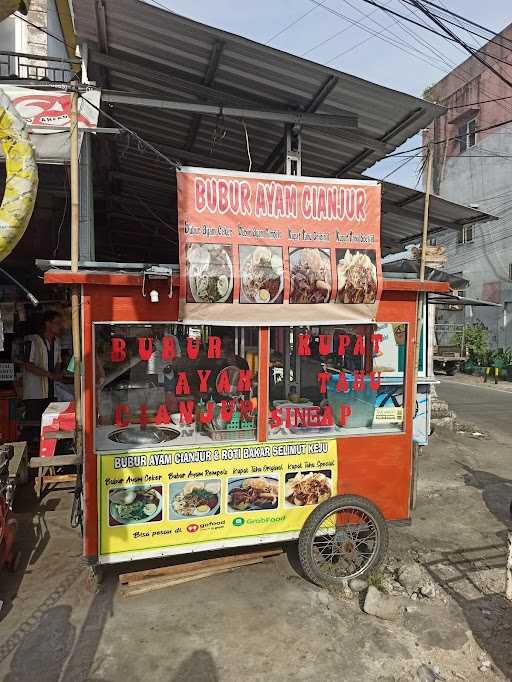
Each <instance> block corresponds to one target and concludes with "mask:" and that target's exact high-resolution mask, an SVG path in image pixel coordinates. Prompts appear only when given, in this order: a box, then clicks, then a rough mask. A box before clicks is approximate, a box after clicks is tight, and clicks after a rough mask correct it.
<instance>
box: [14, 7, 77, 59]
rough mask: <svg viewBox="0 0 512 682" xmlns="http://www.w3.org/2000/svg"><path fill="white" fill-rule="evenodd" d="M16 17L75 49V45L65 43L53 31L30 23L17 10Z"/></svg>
mask: <svg viewBox="0 0 512 682" xmlns="http://www.w3.org/2000/svg"><path fill="white" fill-rule="evenodd" d="M16 17H17V18H18V19H21V21H24V22H25V23H26V24H28V25H29V26H32V28H36V29H37V30H38V31H41V33H46V35H47V36H50V38H54V39H55V40H58V41H59V43H62V44H63V45H65V46H66V47H69V49H70V50H73V51H74V50H75V47H76V46H75V45H71V44H70V43H67V42H66V41H65V40H63V39H62V38H60V37H59V36H57V35H55V33H51V32H50V31H48V30H47V29H46V28H43V27H42V26H38V25H37V24H34V23H32V22H31V21H29V20H28V19H27V18H26V17H24V16H23V15H22V14H20V13H19V12H17V13H16Z"/></svg>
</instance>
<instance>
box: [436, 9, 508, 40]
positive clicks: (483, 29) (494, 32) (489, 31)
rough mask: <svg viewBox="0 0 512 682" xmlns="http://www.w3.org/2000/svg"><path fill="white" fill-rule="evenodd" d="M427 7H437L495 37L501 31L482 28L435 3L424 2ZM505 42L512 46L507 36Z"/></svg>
mask: <svg viewBox="0 0 512 682" xmlns="http://www.w3.org/2000/svg"><path fill="white" fill-rule="evenodd" d="M423 2H424V3H425V5H430V6H431V7H435V8H436V9H439V10H441V11H442V12H446V14H450V15H451V16H452V17H456V18H457V19H461V20H462V21H465V22H466V23H468V24H471V25H472V26H476V27H477V28H480V29H482V31H487V32H488V33H492V35H493V36H496V35H497V34H498V33H499V31H496V30H494V29H492V28H487V27H485V26H482V24H477V23H476V21H473V20H472V19H468V18H467V17H464V16H462V15H460V14H457V13H456V12H453V11H452V10H449V9H447V8H446V7H443V6H442V5H436V3H435V2H430V1H429V0H423ZM501 38H502V39H503V40H506V41H507V42H508V43H510V44H511V45H512V40H510V39H509V38H506V37H505V36H501Z"/></svg>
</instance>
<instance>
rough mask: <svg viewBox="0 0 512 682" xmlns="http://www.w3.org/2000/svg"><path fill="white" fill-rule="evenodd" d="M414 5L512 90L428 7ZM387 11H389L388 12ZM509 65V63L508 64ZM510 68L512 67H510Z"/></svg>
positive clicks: (492, 67)
mask: <svg viewBox="0 0 512 682" xmlns="http://www.w3.org/2000/svg"><path fill="white" fill-rule="evenodd" d="M364 2H370V3H371V2H372V0H364ZM411 2H412V4H413V5H414V6H415V7H417V8H418V9H419V10H420V11H421V12H423V14H425V16H427V17H428V18H429V19H430V20H431V21H433V22H434V23H435V24H437V25H438V26H439V27H440V28H441V29H442V30H443V31H444V32H445V33H446V34H447V35H448V36H450V37H451V38H452V40H455V41H457V42H458V43H459V45H462V47H463V48H464V49H465V50H466V51H467V52H469V54H470V55H472V56H473V57H474V58H475V59H477V60H478V61H479V62H480V63H481V64H483V65H484V66H486V67H487V68H488V69H489V71H491V72H492V73H493V74H494V75H495V76H497V77H498V78H499V79H500V80H501V81H503V82H504V83H506V84H507V85H508V86H509V87H510V88H512V81H509V80H508V78H505V76H503V75H502V74H501V73H500V72H499V71H498V70H497V69H495V68H494V66H492V64H489V63H488V62H486V61H485V59H483V58H482V57H481V56H480V55H479V54H478V53H477V52H476V51H475V50H473V48H471V47H470V46H469V45H468V44H467V43H465V42H464V41H463V40H461V38H459V36H457V35H456V34H455V33H454V32H453V31H452V30H451V29H449V28H447V27H446V26H445V25H444V24H443V22H442V21H440V20H439V19H437V17H435V16H434V15H433V14H432V13H431V12H430V11H429V10H428V9H427V8H426V7H423V5H422V4H421V3H420V2H418V0H411ZM386 11H387V10H386ZM507 63H508V62H507ZM509 66H510V65H509Z"/></svg>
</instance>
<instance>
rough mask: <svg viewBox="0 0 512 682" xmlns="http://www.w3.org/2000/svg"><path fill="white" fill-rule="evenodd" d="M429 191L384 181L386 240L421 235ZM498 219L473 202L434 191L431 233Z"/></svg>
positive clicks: (383, 198)
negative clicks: (457, 200) (463, 202)
mask: <svg viewBox="0 0 512 682" xmlns="http://www.w3.org/2000/svg"><path fill="white" fill-rule="evenodd" d="M424 200H425V194H424V192H422V191H421V190H414V189H410V188H408V187H403V186H402V185H395V184H394V183H392V182H383V183H382V241H383V244H384V246H386V243H387V244H388V245H389V246H390V247H391V246H392V245H393V244H396V243H397V242H405V241H409V240H412V239H415V238H417V237H420V236H421V232H422V229H423V207H424ZM489 220H498V218H497V217H496V216H493V215H490V214H489V213H483V212H482V211H478V210H476V209H474V208H470V207H469V206H462V205H461V204H455V203H453V202H452V201H447V200H446V199H442V198H441V197H438V196H436V195H430V204H429V235H433V234H435V233H436V232H439V231H441V230H444V229H447V228H448V229H458V228H459V227H461V226H462V225H468V224H470V223H479V222H486V221H489Z"/></svg>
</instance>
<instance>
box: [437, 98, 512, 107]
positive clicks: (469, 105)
mask: <svg viewBox="0 0 512 682" xmlns="http://www.w3.org/2000/svg"><path fill="white" fill-rule="evenodd" d="M504 99H512V95H507V96H506V97H495V98H494V99H481V100H479V101H478V102H468V103H467V104H454V105H453V106H451V107H446V108H447V109H464V108H465V107H475V106H477V105H478V104H488V103H489V102H501V101H502V100H504Z"/></svg>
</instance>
